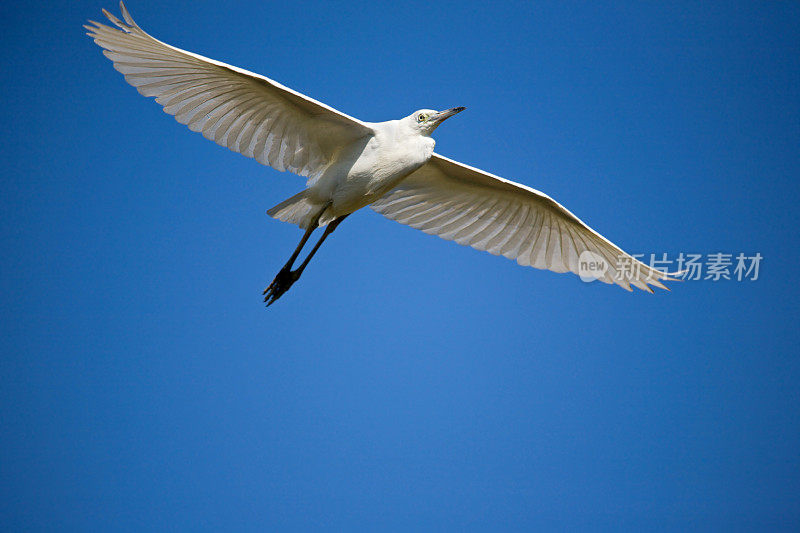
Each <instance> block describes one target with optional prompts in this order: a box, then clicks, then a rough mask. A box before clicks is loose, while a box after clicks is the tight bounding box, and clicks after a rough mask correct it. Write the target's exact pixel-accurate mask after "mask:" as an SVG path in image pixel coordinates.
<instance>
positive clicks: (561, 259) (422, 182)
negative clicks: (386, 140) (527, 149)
mask: <svg viewBox="0 0 800 533" xmlns="http://www.w3.org/2000/svg"><path fill="white" fill-rule="evenodd" d="M371 207H372V209H374V210H375V211H377V212H378V213H380V214H382V215H384V216H386V217H388V218H390V219H392V220H396V221H398V222H400V223H402V224H406V225H409V226H411V227H413V228H417V229H420V230H422V231H424V232H425V233H430V234H433V235H438V236H439V237H442V238H443V239H447V240H454V241H456V242H457V243H459V244H463V245H466V246H471V247H473V248H476V249H478V250H484V251H488V252H490V253H493V254H495V255H503V256H504V257H507V258H508V259H516V261H517V262H518V263H519V264H520V265H523V266H533V267H535V268H541V269H548V270H552V271H555V272H568V271H569V272H574V273H576V274H578V273H579V269H580V260H581V257H580V255H581V253H583V252H586V251H589V252H592V253H594V254H596V255H597V256H599V257H600V258H602V259H603V260H604V261H605V262H606V266H607V270H606V271H605V272H604V273H603V274H602V275H601V276H600V278H599V279H600V280H601V281H603V282H604V283H616V284H617V285H619V286H620V287H622V288H624V289H626V290H631V286H634V287H637V288H639V289H641V290H644V291H648V292H652V288H651V285H652V286H654V287H659V288H662V289H666V287H665V286H664V284H663V283H661V282H662V281H665V280H669V281H672V280H675V278H674V277H672V276H673V275H672V274H668V273H666V272H662V271H660V270H656V269H654V268H651V267H649V266H648V265H646V264H644V263H642V262H640V261H638V260H636V259H635V258H634V257H632V256H630V255H628V254H626V253H625V252H623V251H622V250H621V249H620V248H619V247H617V246H616V245H614V244H613V243H611V242H610V241H608V240H607V239H606V238H604V237H603V236H602V235H600V234H599V233H597V232H596V231H594V230H593V229H591V228H590V227H589V226H587V225H586V224H585V223H584V222H583V221H581V220H580V219H579V218H578V217H576V216H575V215H573V214H572V213H571V212H570V211H568V210H567V209H566V208H565V207H563V206H562V205H561V204H559V203H558V202H556V201H555V200H553V199H552V198H550V197H549V196H547V195H545V194H543V193H541V192H539V191H536V190H534V189H531V188H530V187H526V186H524V185H521V184H518V183H514V182H513V181H509V180H505V179H503V178H499V177H497V176H493V175H491V174H488V173H486V172H483V171H481V170H478V169H475V168H472V167H469V166H467V165H464V164H462V163H458V162H456V161H453V160H451V159H448V158H446V157H442V156H440V155H438V154H433V157H432V158H431V160H430V161H428V163H426V164H425V165H424V166H423V167H422V168H420V169H419V170H417V171H416V172H414V173H413V174H411V175H410V176H409V177H407V178H406V179H405V180H403V181H402V182H401V183H400V185H399V186H397V187H396V188H395V189H392V190H391V191H389V192H388V193H387V194H386V195H384V196H383V197H382V198H381V199H380V200H378V201H377V202H375V203H373V204H372V206H371ZM624 264H628V265H630V267H631V268H627V269H626V268H624V267H623V265H624Z"/></svg>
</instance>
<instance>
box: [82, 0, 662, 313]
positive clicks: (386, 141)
mask: <svg viewBox="0 0 800 533" xmlns="http://www.w3.org/2000/svg"><path fill="white" fill-rule="evenodd" d="M120 8H121V10H122V18H123V19H124V22H122V21H120V20H119V19H118V18H117V17H115V16H114V15H112V14H111V13H109V12H108V11H106V10H105V9H104V10H103V14H104V15H105V16H106V17H108V19H109V20H110V21H111V22H112V23H113V24H114V25H115V26H116V27H117V28H119V29H118V30H117V29H114V28H112V27H110V26H107V25H105V24H100V23H98V22H94V21H89V22H90V24H91V26H85V28H86V29H88V30H89V33H88V35H89V36H90V37H92V38H93V39H94V42H95V43H97V44H98V45H100V46H101V47H102V48H104V51H103V54H104V55H105V56H106V57H108V58H109V59H110V60H111V61H113V63H114V68H115V69H116V70H118V71H119V72H121V73H122V74H124V75H125V80H126V81H127V82H128V83H130V84H131V85H133V86H134V87H136V88H137V90H138V91H139V92H140V93H141V94H143V95H144V96H153V97H155V98H156V101H157V102H158V103H159V104H161V105H162V106H163V107H164V111H165V112H167V113H169V114H171V115H174V116H175V119H176V120H177V121H178V122H180V123H182V124H186V125H187V126H188V127H189V129H191V130H192V131H197V132H202V134H203V136H204V137H206V138H207V139H211V140H213V141H215V142H216V143H217V144H220V145H222V146H226V147H227V148H229V149H231V150H233V151H235V152H239V153H241V154H243V155H245V156H247V157H252V158H255V159H256V160H257V161H258V162H259V163H261V164H263V165H267V166H270V167H272V168H275V169H277V170H280V171H284V170H289V171H291V172H293V173H295V174H299V175H301V176H305V177H307V178H308V181H307V184H306V189H305V190H303V191H302V192H300V193H298V194H296V195H294V196H292V197H291V198H289V199H287V200H285V201H283V202H281V203H280V204H278V205H277V206H275V207H273V208H272V209H270V210H269V211H268V214H269V215H271V216H272V217H274V218H276V219H278V220H282V221H284V222H290V223H293V224H297V225H298V226H299V227H300V228H302V229H305V233H304V235H303V238H302V239H301V240H300V243H299V244H298V246H297V249H296V250H295V251H294V253H293V254H292V256H291V257H290V258H289V261H288V262H287V263H286V265H285V266H284V267H283V268H282V269H281V270H280V272H279V273H278V275H277V276H276V277H275V279H274V280H273V281H272V283H271V284H270V285H269V287H267V289H265V290H264V295H265V298H264V301H265V302H267V305H270V304H272V303H273V302H275V300H277V299H278V298H279V297H280V296H281V295H282V294H283V293H285V292H286V291H287V290H288V289H289V288H290V287H291V286H292V284H293V283H294V282H295V281H297V279H298V278H299V277H300V274H301V273H302V272H303V270H304V269H305V267H306V265H307V264H308V262H309V260H310V259H311V257H312V256H313V255H314V253H315V252H316V251H317V249H318V248H319V246H320V245H321V244H322V242H323V241H324V240H325V238H326V237H327V236H328V235H330V233H331V232H333V231H334V230H335V229H336V227H337V226H338V225H339V223H341V222H342V220H344V219H345V218H346V217H347V216H348V215H349V214H350V213H352V212H354V211H356V210H358V209H360V208H362V207H365V206H368V205H369V206H370V207H371V208H372V209H373V210H375V211H377V212H378V213H380V214H382V215H384V216H386V217H388V218H390V219H392V220H396V221H397V222H400V223H401V224H407V225H409V226H411V227H413V228H417V229H420V230H422V231H424V232H425V233H429V234H433V235H438V236H439V237H442V238H443V239H448V240H454V241H456V242H457V243H459V244H463V245H469V246H471V247H473V248H476V249H478V250H485V251H487V252H490V253H492V254H495V255H503V256H505V257H507V258H509V259H516V261H517V262H518V263H519V264H520V265H523V266H533V267H535V268H540V269H549V270H552V271H555V272H566V271H571V272H574V273H576V274H577V273H580V269H581V264H580V263H581V261H583V257H584V256H582V254H589V255H590V257H591V258H593V259H596V260H600V261H601V262H604V263H605V267H604V268H605V270H604V271H602V272H600V273H599V274H598V279H600V280H601V281H603V282H605V283H616V284H618V285H620V286H621V287H623V288H625V289H627V290H629V291H630V290H631V285H633V286H635V287H638V288H640V289H642V290H646V291H649V292H653V291H652V289H651V288H650V286H649V285H654V286H656V287H660V288H662V289H665V288H666V287H665V286H664V285H663V284H662V283H661V281H663V280H674V279H675V278H674V277H671V276H675V274H668V273H665V272H662V271H660V270H656V269H654V268H651V267H650V266H648V265H646V264H644V263H642V262H640V261H638V260H636V259H634V258H633V257H632V256H630V255H628V254H626V253H625V252H623V251H622V250H621V249H620V248H618V247H617V246H615V245H614V244H612V243H611V242H610V241H608V240H607V239H606V238H604V237H603V236H601V235H600V234H599V233H597V232H596V231H594V230H593V229H591V228H590V227H589V226H587V225H586V224H584V223H583V222H582V221H581V220H580V219H579V218H578V217H576V216H575V215H573V214H572V213H571V212H570V211H568V210H567V209H566V208H565V207H563V206H562V205H561V204H559V203H558V202H556V201H555V200H553V199H552V198H550V197H549V196H547V195H546V194H544V193H541V192H539V191H537V190H535V189H532V188H530V187H527V186H525V185H522V184H519V183H515V182H513V181H509V180H506V179H503V178H500V177H497V176H494V175H492V174H489V173H487V172H484V171H482V170H478V169H476V168H473V167H470V166H467V165H464V164H462V163H459V162H457V161H453V160H452V159H448V158H446V157H443V156H441V155H439V154H437V153H434V151H433V148H434V144H435V142H434V140H433V139H432V138H431V134H432V133H433V131H434V130H435V129H436V128H437V127H438V126H439V125H440V124H441V123H442V122H443V121H444V120H446V119H447V118H449V117H451V116H453V115H455V114H456V113H459V112H461V111H463V110H464V108H463V107H456V108H452V109H448V110H445V111H434V110H430V109H422V110H419V111H415V112H414V113H412V114H411V115H409V116H407V117H405V118H402V119H399V120H390V121H387V122H374V123H373V122H364V121H361V120H358V119H355V118H353V117H350V116H348V115H345V114H344V113H341V112H339V111H337V110H335V109H333V108H331V107H329V106H327V105H325V104H323V103H321V102H318V101H316V100H314V99H312V98H309V97H307V96H305V95H302V94H300V93H298V92H297V91H293V90H292V89H289V88H288V87H285V86H283V85H281V84H279V83H277V82H275V81H273V80H271V79H269V78H266V77H264V76H261V75H259V74H255V73H253V72H249V71H247V70H243V69H240V68H237V67H234V66H231V65H227V64H225V63H221V62H219V61H214V60H212V59H208V58H206V57H203V56H200V55H197V54H193V53H191V52H187V51H184V50H180V49H178V48H175V47H173V46H170V45H168V44H165V43H163V42H161V41H159V40H157V39H155V38H153V37H151V36H150V35H148V34H147V33H145V32H144V31H143V30H142V29H141V28H140V27H139V26H138V25H137V24H136V23H135V22H134V21H133V18H131V16H130V13H128V10H127V9H126V8H125V5H124V4H123V3H122V2H120ZM322 226H326V228H325V231H324V233H323V235H322V237H321V238H320V239H319V241H318V242H317V243H316V245H315V246H314V248H313V249H312V250H311V252H310V253H309V255H308V257H306V259H305V260H304V261H303V262H302V263H301V265H300V266H299V267H298V268H296V269H295V270H292V266H293V265H294V262H295V261H296V259H297V257H298V255H299V254H300V251H301V250H302V248H303V246H304V245H305V244H306V241H307V240H308V238H309V237H310V236H311V233H312V232H313V231H314V230H315V229H316V228H318V227H322Z"/></svg>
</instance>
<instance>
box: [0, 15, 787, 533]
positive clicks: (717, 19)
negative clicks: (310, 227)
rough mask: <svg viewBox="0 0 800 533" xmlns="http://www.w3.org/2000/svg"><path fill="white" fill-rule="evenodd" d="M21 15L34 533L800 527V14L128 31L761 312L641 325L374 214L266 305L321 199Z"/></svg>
mask: <svg viewBox="0 0 800 533" xmlns="http://www.w3.org/2000/svg"><path fill="white" fill-rule="evenodd" d="M101 7H107V8H110V9H112V10H114V11H115V12H116V11H117V7H116V6H115V5H114V4H113V3H111V2H109V3H108V4H102V3H98V2H85V1H75V2H50V3H48V2H43V3H36V4H29V5H24V4H19V3H6V4H4V5H3V6H2V7H0V12H2V21H3V22H2V24H3V26H4V27H3V28H2V30H3V31H2V32H0V40H2V44H3V45H2V49H1V50H2V55H3V65H4V66H5V72H6V75H5V80H4V83H3V84H2V86H0V91H1V92H2V99H3V102H4V109H5V112H4V126H5V127H4V128H3V133H2V137H3V142H2V143H1V144H0V151H1V152H2V157H3V161H4V169H5V170H4V172H3V180H2V188H3V192H2V196H0V198H2V211H1V212H0V220H2V226H1V227H0V242H2V250H3V258H4V260H3V262H2V266H0V272H2V276H0V280H1V281H2V294H3V297H2V307H0V309H1V311H0V312H1V313H2V320H1V321H0V328H1V329H0V333H1V334H2V339H3V355H2V358H1V359H0V365H1V366H0V380H2V381H1V382H0V420H2V428H3V429H2V432H0V450H1V451H2V461H0V489H1V490H2V492H0V502H2V503H0V524H2V525H3V529H7V530H22V529H26V530H59V531H64V530H111V529H113V530H129V531H141V530H154V529H156V530H158V529H173V530H192V531H196V530H256V531H263V530H281V531H290V530H301V531H308V530H363V529H368V530H405V531H408V530H417V529H437V530H554V529H555V530H562V529H587V528H588V529H592V530H650V531H653V530H686V529H690V530H730V529H735V530H745V531H746V530H765V529H768V530H774V531H778V530H797V528H798V527H799V526H800V393H798V381H800V354H798V348H797V347H798V344H799V341H800V339H798V333H797V321H798V303H797V302H798V296H800V295H798V288H797V283H796V271H797V264H796V262H797V258H798V254H797V245H798V238H797V230H796V228H797V227H798V222H800V221H798V214H797V213H798V210H797V205H798V201H799V200H800V194H798V193H799V192H800V187H798V178H800V150H798V147H799V146H800V142H798V141H799V140H800V94H799V93H800V90H799V89H798V87H800V59H799V58H800V29H799V28H800V27H798V25H797V20H798V19H799V17H800V5H799V4H798V3H796V2H772V3H761V2H744V3H727V2H726V3H710V2H703V3H698V2H685V3H670V4H669V5H657V4H651V3H648V4H646V5H645V4H640V3H637V2H634V3H627V4H624V3H617V2H613V3H609V4H606V5H601V4H600V3H596V2H585V3H580V2H579V3H571V2H546V3H540V2H526V3H508V4H504V5H500V6H498V5H492V4H487V3H484V2H480V3H477V2H476V3H472V4H466V3H462V2H459V3H452V4H446V3H441V4H440V3H436V4H432V3H430V2H420V3H416V4H408V3H402V2H390V3H377V2H376V3H358V4H355V3H354V4H346V5H335V4H332V3H331V4H329V3H319V4H316V3H309V4H305V3H300V2H279V3H278V2H275V3H273V2H234V1H232V2H227V3H219V2H214V3H198V2H190V1H175V2H173V1H169V2H151V1H145V0H140V1H135V2H134V1H132V2H131V3H130V4H129V7H130V9H131V11H132V13H133V15H134V17H136V19H137V22H139V24H140V25H141V26H142V27H143V28H145V29H146V30H147V31H149V32H150V33H152V34H153V35H155V36H156V37H158V38H160V39H162V40H164V41H166V42H169V43H171V44H174V45H176V46H179V47H182V48H186V49H189V50H192V51H194V52H197V53H201V54H203V55H206V56H209V57H212V58H215V59H219V60H222V61H226V62H229V63H232V64H235V65H237V66H241V67H244V68H247V69H250V70H253V71H256V72H260V73H263V74H265V75H267V76H270V77H272V78H274V79H276V80H279V81H280V82H282V83H284V84H286V85H288V86H290V87H292V88H295V89H296V90H299V91H301V92H304V93H306V94H309V95H311V96H313V97H315V98H317V99H319V100H322V101H323V102H326V103H328V104H330V105H332V106H334V107H336V108H338V109H340V110H342V111H344V112H346V113H349V114H352V115H354V116H357V117H359V118H362V119H365V120H372V121H379V120H387V119H392V118H398V117H401V116H405V115H407V114H409V113H410V112H412V111H413V110H415V109H418V108H421V107H432V108H440V109H441V108H446V107H452V106H460V105H463V106H467V108H468V109H467V111H466V112H464V113H462V114H460V115H459V116H458V117H456V118H453V119H451V120H450V121H448V122H447V124H445V125H444V126H443V127H442V128H440V129H439V130H438V131H437V132H436V138H437V141H438V144H437V151H439V152H440V153H442V154H444V155H447V156H449V157H452V158H455V159H457V160H460V161H464V162H466V163H469V164H471V165H474V166H477V167H480V168H484V169H486V170H489V171H491V172H494V173H496V174H499V175H501V176H505V177H508V178H510V179H514V180H517V181H520V182H523V183H525V184H527V185H530V186H532V187H535V188H537V189H540V190H542V191H544V192H546V193H548V194H550V195H551V196H553V197H554V198H556V199H557V200H558V201H560V202H561V203H563V204H564V205H566V206H567V207H568V208H569V209H571V210H572V211H573V212H575V213H576V214H577V215H578V216H580V217H581V218H582V219H583V220H585V221H587V222H588V223H589V224H591V225H592V226H593V227H594V228H596V229H597V230H598V231H600V232H601V233H603V234H604V235H605V236H607V237H608V238H609V239H611V240H612V241H614V242H616V243H618V244H619V245H620V246H622V247H623V248H624V249H626V250H628V251H630V252H635V253H659V254H660V253H668V254H669V256H670V257H675V256H677V254H678V253H680V252H684V253H701V254H710V253H715V252H726V253H732V254H737V253H740V252H743V253H746V254H748V255H752V254H755V253H760V254H761V255H762V256H763V258H764V259H763V262H762V264H761V268H760V274H759V279H758V280H756V281H749V280H747V281H741V282H738V281H734V280H731V281H718V282H711V281H687V282H683V283H673V284H672V285H671V288H672V291H671V292H669V293H667V292H663V291H661V292H659V293H657V294H655V295H649V294H645V293H641V292H638V293H634V294H629V293H627V292H625V291H623V290H621V289H619V288H616V287H610V286H607V285H602V284H599V283H593V284H586V283H582V282H581V281H580V280H579V279H578V278H577V277H576V276H571V275H559V274H554V273H550V272H543V271H538V270H534V269H530V268H522V267H520V266H518V265H516V264H515V263H513V262H511V261H507V260H505V259H502V258H498V257H494V256H491V255H489V254H485V253H480V252H477V251H475V250H472V249H469V248H463V247H460V246H457V245H455V244H453V243H450V242H445V241H442V240H440V239H437V238H435V237H431V236H427V235H425V234H423V233H421V232H418V231H416V230H413V229H411V228H408V227H405V226H401V225H399V224H396V223H394V222H391V221H389V220H386V219H383V218H382V217H380V216H379V215H377V214H375V213H373V212H371V211H369V210H364V211H363V212H359V213H357V214H355V215H353V216H351V217H350V218H348V220H347V221H346V222H345V223H344V224H343V225H342V226H341V227H340V229H339V230H338V231H337V232H336V233H335V234H334V235H333V237H332V238H331V239H330V240H329V241H328V242H326V243H325V246H323V248H322V249H321V251H320V253H319V254H318V255H317V257H316V258H315V259H314V261H313V262H312V263H311V265H310V267H309V269H308V270H307V271H306V273H305V274H304V276H303V278H302V280H301V281H300V282H298V284H297V285H295V287H294V288H293V289H292V290H291V291H290V292H289V293H287V294H286V295H285V296H284V297H283V298H282V299H281V300H280V301H279V302H278V303H277V304H276V305H274V306H273V307H271V308H269V309H264V307H263V303H262V301H261V296H260V295H261V290H262V289H263V288H264V287H265V286H266V285H267V284H268V283H269V281H270V280H271V279H272V277H273V276H274V274H275V273H276V272H277V270H278V269H279V268H280V267H281V265H282V264H283V263H284V261H285V260H286V258H287V257H288V255H289V254H290V253H291V250H292V249H293V248H294V246H295V244H296V242H297V240H298V239H299V238H300V231H299V230H298V229H297V228H296V227H293V226H289V225H285V224H282V223H280V222H277V221H274V220H272V219H270V218H268V217H267V216H266V215H265V211H266V209H268V208H270V207H272V206H273V205H275V204H277V203H278V202H280V201H281V200H283V199H284V198H286V197H288V196H290V195H291V194H294V193H295V192H297V191H299V190H300V189H301V188H302V186H303V181H302V179H300V178H298V177H296V176H293V175H290V174H280V173H278V172H276V171H274V170H271V169H269V168H266V167H263V166H261V165H258V164H257V163H256V162H254V161H253V160H250V159H246V158H244V157H242V156H240V155H238V154H234V153H232V152H229V151H227V150H225V149H222V148H220V147H218V146H217V145H215V144H213V143H210V142H209V141H207V140H205V139H203V138H202V136H199V135H197V134H193V133H191V132H189V131H188V130H187V129H186V128H185V127H183V126H181V125H179V124H177V123H176V122H175V121H174V120H173V119H172V118H171V117H169V116H167V115H165V114H164V113H163V112H162V111H161V110H160V108H159V107H158V106H157V105H156V104H155V103H154V102H152V101H150V100H148V99H145V98H143V97H141V96H139V95H138V94H137V93H136V91H135V90H134V89H133V88H132V87H130V86H128V85H127V84H125V83H124V81H123V79H122V77H121V76H120V75H119V74H118V73H117V72H115V71H114V70H113V69H112V67H111V64H110V63H109V62H108V61H107V60H106V59H105V58H104V57H103V56H102V55H101V54H100V50H99V49H98V48H97V47H96V46H95V45H94V44H93V43H92V42H91V41H90V40H89V39H88V38H87V37H85V36H84V34H83V31H82V28H81V24H83V23H84V21H85V20H86V19H87V18H92V19H98V20H99V17H101V14H100V8H101Z"/></svg>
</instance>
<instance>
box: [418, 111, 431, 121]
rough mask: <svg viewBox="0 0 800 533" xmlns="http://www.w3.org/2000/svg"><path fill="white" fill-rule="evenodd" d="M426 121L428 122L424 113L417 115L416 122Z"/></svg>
mask: <svg viewBox="0 0 800 533" xmlns="http://www.w3.org/2000/svg"><path fill="white" fill-rule="evenodd" d="M426 120H428V115H426V114H425V113H420V114H419V115H417V122H425V121H426Z"/></svg>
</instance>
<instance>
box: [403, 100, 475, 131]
mask: <svg viewBox="0 0 800 533" xmlns="http://www.w3.org/2000/svg"><path fill="white" fill-rule="evenodd" d="M465 109H466V107H452V108H450V109H445V110H444V111H435V110H433V109H420V110H419V111H414V112H413V113H412V114H410V115H409V116H407V117H406V118H405V120H406V121H407V122H408V123H409V124H410V125H411V129H412V130H414V131H416V132H418V133H419V134H420V135H430V134H431V133H433V130H435V129H436V128H438V127H439V125H440V124H441V123H442V122H444V121H445V120H447V119H448V118H450V117H452V116H453V115H455V114H458V113H461V112H462V111H464V110H465Z"/></svg>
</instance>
